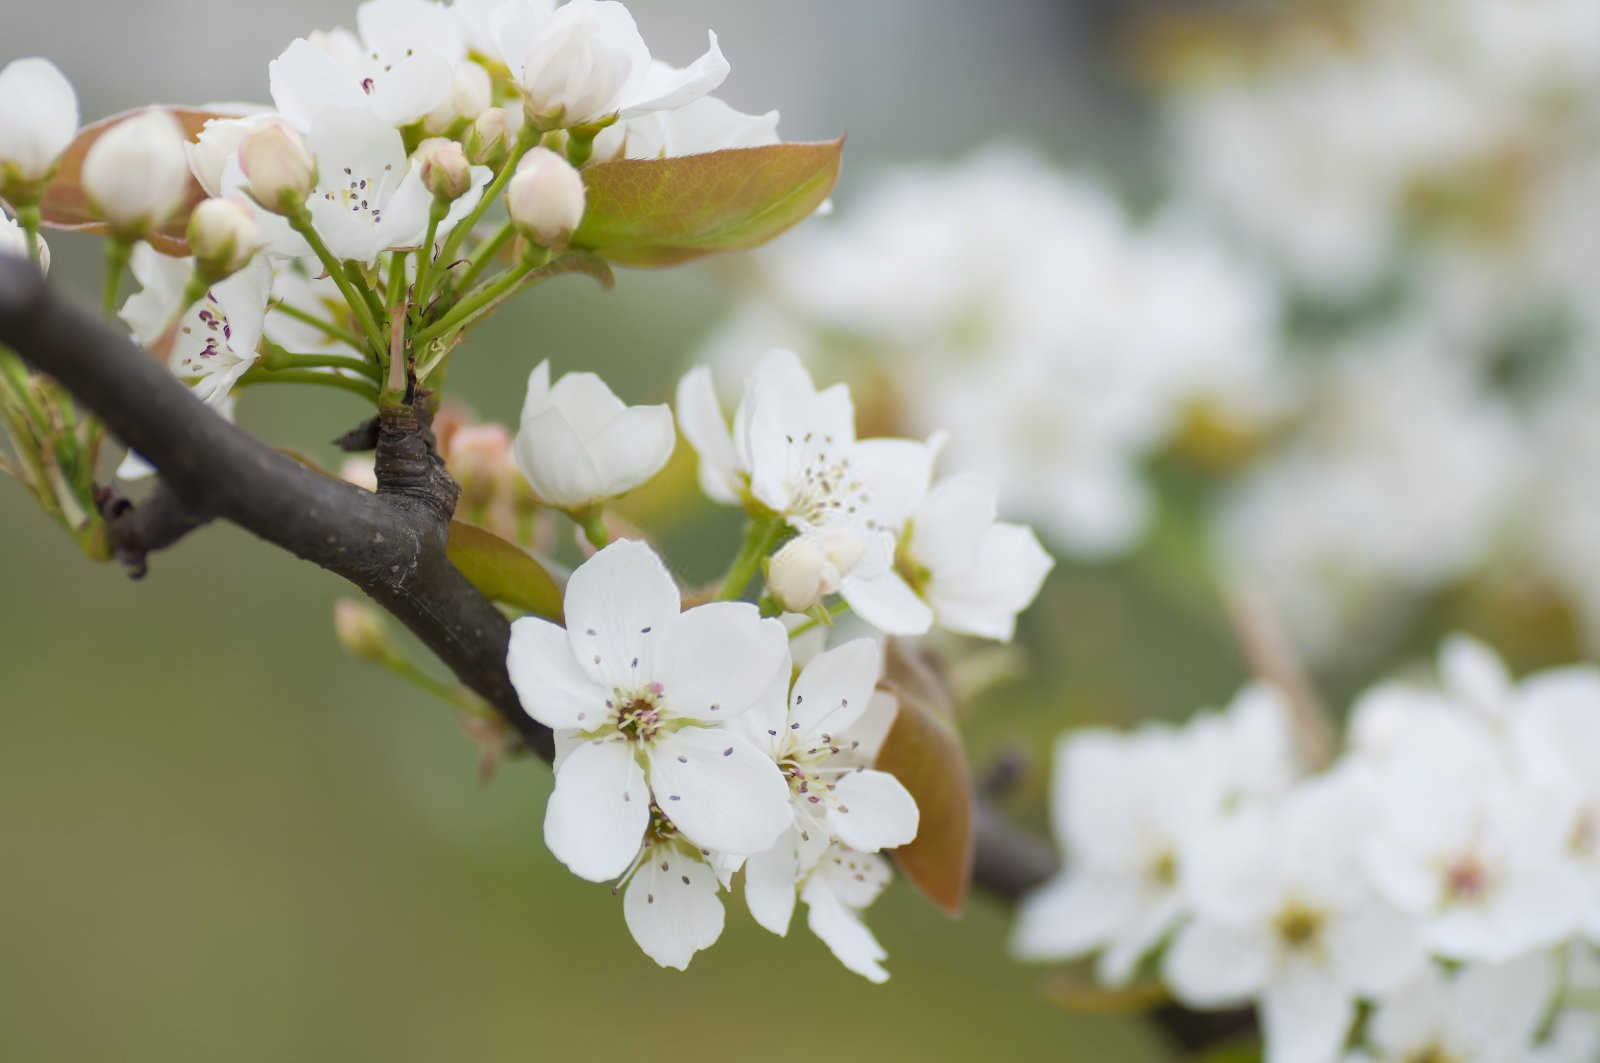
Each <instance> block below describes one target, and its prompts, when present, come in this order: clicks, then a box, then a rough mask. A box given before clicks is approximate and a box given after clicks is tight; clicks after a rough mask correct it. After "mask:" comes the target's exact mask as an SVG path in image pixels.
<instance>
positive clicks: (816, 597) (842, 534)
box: [767, 528, 867, 613]
mask: <svg viewBox="0 0 1600 1063" xmlns="http://www.w3.org/2000/svg"><path fill="white" fill-rule="evenodd" d="M866 548H867V543H866V540H865V539H864V538H863V537H862V536H861V535H859V534H857V533H856V532H855V531H854V530H852V529H849V528H825V529H823V530H822V531H818V532H808V533H806V534H804V535H797V536H795V537H794V538H793V539H790V540H789V541H788V542H787V543H784V544H783V546H782V547H781V548H780V549H779V550H778V552H777V553H775V554H773V555H772V558H771V560H770V561H769V562H768V564H767V590H768V591H769V592H771V594H772V596H773V597H774V598H776V599H777V601H778V604H779V605H781V606H783V607H784V609H786V610H788V611H789V612H791V613H803V612H805V611H806V610H808V609H810V608H812V607H813V606H815V605H817V604H818V603H820V602H821V601H822V599H823V598H825V597H827V596H828V595H830V594H833V593H835V592H837V591H838V590H839V587H840V585H841V584H842V583H843V582H844V574H845V573H846V572H849V571H850V570H851V569H853V568H855V566H856V564H857V563H858V562H859V561H860V560H861V555H862V554H863V553H865V552H866Z"/></svg>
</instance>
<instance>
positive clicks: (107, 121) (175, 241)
mask: <svg viewBox="0 0 1600 1063" xmlns="http://www.w3.org/2000/svg"><path fill="white" fill-rule="evenodd" d="M159 109H160V110H163V111H166V112H167V113H168V114H170V115H172V117H174V118H176V119H177V120H178V124H179V125H180V126H182V127H183V131H184V133H185V135H187V136H188V138H189V139H190V140H193V139H195V137H197V136H199V134H200V130H201V129H202V128H204V126H205V124H206V123H207V122H209V121H210V120H211V119H213V118H234V117H237V116H236V115H231V114H225V113H222V112H220V111H203V110H200V109H198V108H195V107H160V108H159ZM148 110H151V108H149V107H139V108H136V109H134V110H132V111H123V112H122V113H121V114H114V115H112V116H111V117H110V118H102V119H101V120H100V121H98V122H95V123H93V124H92V125H86V126H84V127H83V128H82V129H80V130H79V131H78V135H77V137H76V138H74V139H73V141H72V143H71V144H68V145H67V150H66V151H65V152H64V153H63V154H62V156H61V162H60V165H59V167H58V168H57V170H56V175H55V177H53V178H52V179H51V181H50V186H49V187H48V188H47V189H45V193H44V200H43V201H42V202H41V203H40V204H39V214H40V218H41V220H42V221H43V222H44V224H45V225H46V226H47V227H49V228H51V229H65V230H67V231H69V232H83V233H103V232H105V231H106V226H105V223H104V222H102V221H100V220H99V219H98V218H96V217H95V214H94V211H93V210H91V209H90V208H89V199H88V197H87V196H86V195H85V194H84V191H83V157H84V156H85V155H87V154H88V153H89V146H90V145H91V144H93V143H94V142H95V141H96V140H99V139H100V137H101V135H102V134H104V133H105V131H106V130H108V129H110V128H111V127H112V126H114V125H116V124H117V123H119V122H122V121H124V120H125V119H128V118H132V117H133V116H134V115H137V114H142V113H143V112H145V111H148ZM204 198H206V193H205V189H203V188H201V187H200V182H198V181H196V180H195V179H194V178H192V177H191V178H190V179H189V192H188V195H187V196H186V197H185V199H184V204H183V209H182V210H180V211H178V213H177V214H176V215H174V216H173V217H172V219H171V220H169V221H168V222H167V223H166V224H165V225H163V226H162V227H161V228H160V229H159V230H157V231H156V232H154V233H151V234H150V243H151V244H152V245H153V246H154V247H155V249H156V250H157V251H160V252H161V253H162V254H164V255H187V254H188V253H189V241H188V239H187V237H186V236H185V230H187V229H188V227H189V212H190V211H192V210H194V208H195V204H197V203H199V202H200V201H201V200H202V199H204Z"/></svg>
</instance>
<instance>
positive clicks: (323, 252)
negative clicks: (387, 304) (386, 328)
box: [289, 207, 387, 352]
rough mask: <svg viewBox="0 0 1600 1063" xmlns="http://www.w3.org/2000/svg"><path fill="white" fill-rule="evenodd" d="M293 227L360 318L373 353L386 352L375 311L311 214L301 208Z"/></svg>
mask: <svg viewBox="0 0 1600 1063" xmlns="http://www.w3.org/2000/svg"><path fill="white" fill-rule="evenodd" d="M289 225H290V227H291V228H293V229H294V231H295V232H297V233H299V234H300V235H301V237H302V238H303V239H304V240H305V242H306V243H307V244H309V245H310V247H311V250H312V251H313V252H315V253H316V256H317V258H318V259H319V260H321V262H322V268H323V269H325V270H327V271H328V276H330V277H332V278H333V283H334V284H336V285H338V287H339V294H340V295H342V296H344V301H345V303H346V304H348V305H349V307H350V312H351V313H353V314H354V315H355V316H356V321H357V323H358V324H360V326H361V331H362V332H364V333H365V334H366V337H367V342H368V343H370V344H371V345H372V349H373V350H374V351H377V352H382V351H383V350H385V349H386V346H387V345H386V344H385V343H384V342H383V333H382V332H381V331H380V330H379V328H378V323H377V321H375V320H374V319H373V317H372V308H371V307H369V306H368V305H367V300H366V298H365V297H364V296H362V295H360V294H358V293H357V292H356V290H355V289H354V288H352V287H351V286H350V279H349V278H348V277H346V276H345V272H344V266H343V264H341V263H340V261H339V260H338V259H336V258H334V257H333V252H332V251H330V250H328V245H327V244H325V243H323V242H322V237H321V236H320V235H319V234H318V233H317V228H316V226H315V225H313V224H312V223H311V212H310V211H309V210H306V209H305V207H301V208H300V209H299V210H297V211H295V212H294V213H292V214H290V215H289ZM358 346H359V345H358Z"/></svg>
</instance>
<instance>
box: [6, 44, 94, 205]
mask: <svg viewBox="0 0 1600 1063" xmlns="http://www.w3.org/2000/svg"><path fill="white" fill-rule="evenodd" d="M0 100H4V101H5V104H6V113H5V114H4V115H0V160H3V161H5V162H7V163H10V164H11V165H12V166H13V167H15V168H16V170H17V173H18V174H19V175H20V176H21V177H22V178H23V179H25V180H30V181H33V180H38V179H40V178H42V177H44V176H45V174H47V173H49V172H50V168H51V167H52V166H54V165H55V161H56V159H57V157H59V156H60V155H61V153H62V152H63V151H65V150H66V148H67V145H68V144H70V143H71V142H72V138H73V136H74V135H76V134H77V132H78V96H77V93H75V92H74V91H73V89H72V83H71V82H70V81H68V80H67V78H66V75H64V74H63V73H61V71H60V69H59V68H58V67H57V66H56V65H55V64H54V63H52V62H51V61H50V60H48V59H41V58H38V57H33V58H28V59H16V60H13V61H11V62H9V63H7V64H6V65H5V68H4V69H3V70H0Z"/></svg>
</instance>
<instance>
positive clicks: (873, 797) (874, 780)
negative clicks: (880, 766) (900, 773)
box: [828, 769, 917, 853]
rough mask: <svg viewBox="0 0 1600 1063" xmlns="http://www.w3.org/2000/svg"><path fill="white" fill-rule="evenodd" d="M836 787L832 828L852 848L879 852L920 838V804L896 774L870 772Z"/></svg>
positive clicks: (850, 777) (830, 817)
mask: <svg viewBox="0 0 1600 1063" xmlns="http://www.w3.org/2000/svg"><path fill="white" fill-rule="evenodd" d="M835 785H836V787H837V788H836V789H835V790H834V792H833V796H834V799H835V801H836V804H834V805H833V807H831V808H830V809H829V810H828V827H829V829H831V830H832V831H833V833H834V835H835V836H836V837H837V838H838V839H839V840H840V841H842V842H844V843H845V844H846V845H848V846H850V848H852V849H858V850H860V851H861V852H863V853H875V852H877V851H878V850H879V849H893V848H896V847H897V846H901V845H905V844H907V843H908V842H910V841H911V840H912V839H913V838H915V837H916V836H917V802H916V801H915V800H914V799H913V798H912V796H911V794H910V793H909V792H907V790H906V788H905V787H904V786H903V785H901V783H900V780H899V779H896V778H895V777H894V776H893V775H890V774H889V773H888V772H884V771H874V770H872V769H866V770H863V771H858V772H853V773H851V774H849V775H846V776H845V777H844V778H842V779H840V780H839V781H838V783H836V784H835Z"/></svg>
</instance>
